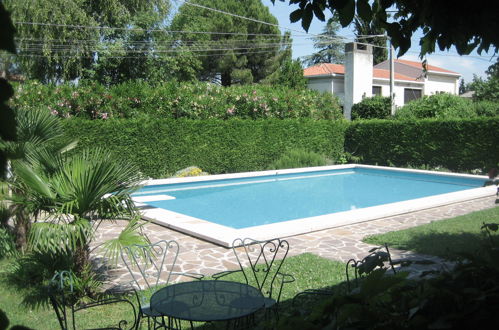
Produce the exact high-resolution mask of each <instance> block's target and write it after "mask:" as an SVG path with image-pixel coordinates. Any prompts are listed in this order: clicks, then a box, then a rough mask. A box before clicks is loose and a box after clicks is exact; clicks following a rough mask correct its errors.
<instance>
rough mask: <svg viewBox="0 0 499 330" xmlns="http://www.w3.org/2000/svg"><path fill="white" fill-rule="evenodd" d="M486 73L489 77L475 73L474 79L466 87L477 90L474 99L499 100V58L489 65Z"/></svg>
mask: <svg viewBox="0 0 499 330" xmlns="http://www.w3.org/2000/svg"><path fill="white" fill-rule="evenodd" d="M485 73H486V74H487V79H482V78H480V77H478V76H476V75H474V76H473V81H472V82H471V83H470V84H468V86H466V87H467V88H468V89H469V90H472V91H474V92H475V93H474V94H473V99H474V100H477V101H492V102H499V60H497V61H496V63H495V64H492V65H491V66H489V68H488V69H487V71H485Z"/></svg>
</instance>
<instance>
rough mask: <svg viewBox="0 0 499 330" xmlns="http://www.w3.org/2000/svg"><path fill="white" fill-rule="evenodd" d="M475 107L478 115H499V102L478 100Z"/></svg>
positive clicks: (474, 104)
mask: <svg viewBox="0 0 499 330" xmlns="http://www.w3.org/2000/svg"><path fill="white" fill-rule="evenodd" d="M473 107H474V110H475V113H476V114H477V116H482V117H496V116H499V102H492V101H476V102H474V103H473Z"/></svg>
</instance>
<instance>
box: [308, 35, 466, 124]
mask: <svg viewBox="0 0 499 330" xmlns="http://www.w3.org/2000/svg"><path fill="white" fill-rule="evenodd" d="M345 55H346V56H345V65H341V64H331V63H322V64H317V65H314V66H311V67H309V68H306V69H305V70H304V75H305V77H306V78H307V79H308V87H309V88H310V89H314V90H318V91H323V92H330V93H333V94H335V95H337V96H338V97H339V98H340V100H341V101H342V103H343V109H344V114H345V117H346V118H348V119H349V118H350V113H351V107H352V105H353V104H355V103H358V102H360V101H361V100H362V99H363V98H364V97H371V96H373V95H383V96H387V97H389V96H390V63H389V61H384V62H382V63H379V64H377V65H376V66H374V67H373V55H372V46H370V45H365V44H357V43H349V44H346V45H345ZM426 69H427V70H426V74H425V73H424V71H423V64H422V63H420V62H414V61H408V60H403V59H397V60H395V61H394V76H395V79H394V94H395V95H394V103H395V105H396V106H403V105H404V104H405V103H407V102H409V101H411V100H414V99H417V98H420V97H421V96H423V95H432V94H437V93H450V94H455V95H458V94H459V77H460V76H461V75H460V74H459V73H456V72H452V71H449V70H446V69H442V68H439V67H436V66H433V65H427V66H426Z"/></svg>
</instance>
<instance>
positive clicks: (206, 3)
mask: <svg viewBox="0 0 499 330" xmlns="http://www.w3.org/2000/svg"><path fill="white" fill-rule="evenodd" d="M210 8H211V9H215V10H210ZM227 13H231V14H234V15H238V16H241V17H236V16H233V15H229V14H227ZM242 17H245V18H249V19H244V18H242ZM261 22H266V23H270V24H271V25H269V24H264V23H261ZM277 24H278V21H277V19H276V18H275V17H274V16H272V14H270V12H269V9H268V8H267V7H266V6H264V5H263V4H262V2H261V0H244V1H237V0H196V1H188V2H185V3H184V4H183V5H182V6H181V7H180V8H179V11H178V13H177V15H176V16H175V17H174V19H173V22H172V25H171V29H172V30H174V31H183V32H182V33H178V34H177V36H176V38H177V40H178V44H180V45H182V46H183V47H186V48H189V49H191V50H192V51H193V52H195V53H196V54H197V55H198V57H197V58H198V59H199V61H200V62H201V63H202V69H201V70H200V72H199V78H200V79H203V80H209V81H214V80H219V81H220V82H221V84H222V85H223V86H229V85H231V84H234V83H252V82H259V81H260V80H262V79H263V78H265V77H266V76H267V75H268V74H269V73H270V72H269V71H270V70H269V68H270V67H272V66H274V67H275V65H274V64H273V63H272V61H269V60H271V59H273V58H276V55H277V54H278V52H279V51H280V49H281V46H282V44H281V40H282V38H283V36H281V34H280V31H279V28H278V27H277ZM200 31H203V32H208V33H196V32H200ZM188 32H190V33H188Z"/></svg>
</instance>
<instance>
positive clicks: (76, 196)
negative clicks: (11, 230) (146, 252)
mask: <svg viewBox="0 0 499 330" xmlns="http://www.w3.org/2000/svg"><path fill="white" fill-rule="evenodd" d="M35 155H36V156H35ZM12 168H13V173H14V174H15V175H16V177H17V178H18V180H17V182H16V183H15V186H16V188H17V190H18V191H22V194H19V195H18V196H15V197H14V198H13V201H14V203H15V204H16V205H22V207H23V208H24V209H25V210H27V211H28V212H29V213H30V214H33V215H34V216H35V218H39V217H40V216H42V215H43V216H44V221H43V222H41V223H39V224H38V225H36V226H34V227H33V229H32V232H31V234H30V242H31V243H32V244H31V246H32V248H33V249H34V250H40V251H53V252H62V251H64V252H69V253H71V255H72V256H73V258H74V259H73V260H74V271H75V273H76V274H81V273H82V272H83V271H84V270H85V269H86V268H88V266H89V262H90V248H89V246H90V242H91V241H92V239H93V238H94V233H95V231H96V230H97V228H98V226H99V224H100V222H101V221H103V220H111V221H113V220H118V219H128V220H133V219H137V218H138V216H139V215H138V212H137V211H136V208H135V207H134V204H133V202H132V200H131V197H130V194H131V193H132V192H133V191H134V190H135V189H137V188H138V187H139V183H140V179H141V178H140V177H139V175H138V173H139V171H138V170H137V169H136V168H135V167H134V166H131V165H128V164H124V163H123V162H120V161H118V160H117V159H116V158H115V157H113V156H112V155H111V154H110V153H109V152H106V151H104V150H102V149H94V150H92V151H84V152H82V153H80V154H77V155H73V156H68V155H66V154H55V155H52V157H51V156H50V155H49V154H48V152H47V151H46V150H45V151H44V150H43V149H41V150H39V151H38V152H36V153H32V154H31V156H30V157H28V158H27V159H26V160H17V161H13V162H12ZM131 228H132V229H137V225H136V220H135V221H133V222H132V223H130V225H129V226H128V227H127V228H125V231H124V234H122V235H120V236H118V238H117V239H116V241H115V242H114V243H113V244H111V243H109V244H107V245H106V246H108V247H110V248H112V250H114V249H117V250H119V249H120V248H121V247H122V246H123V245H128V244H140V243H145V242H147V238H145V237H144V236H142V235H140V234H139V233H138V232H137V230H131ZM115 252H116V251H114V253H115ZM111 253H113V251H111Z"/></svg>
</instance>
